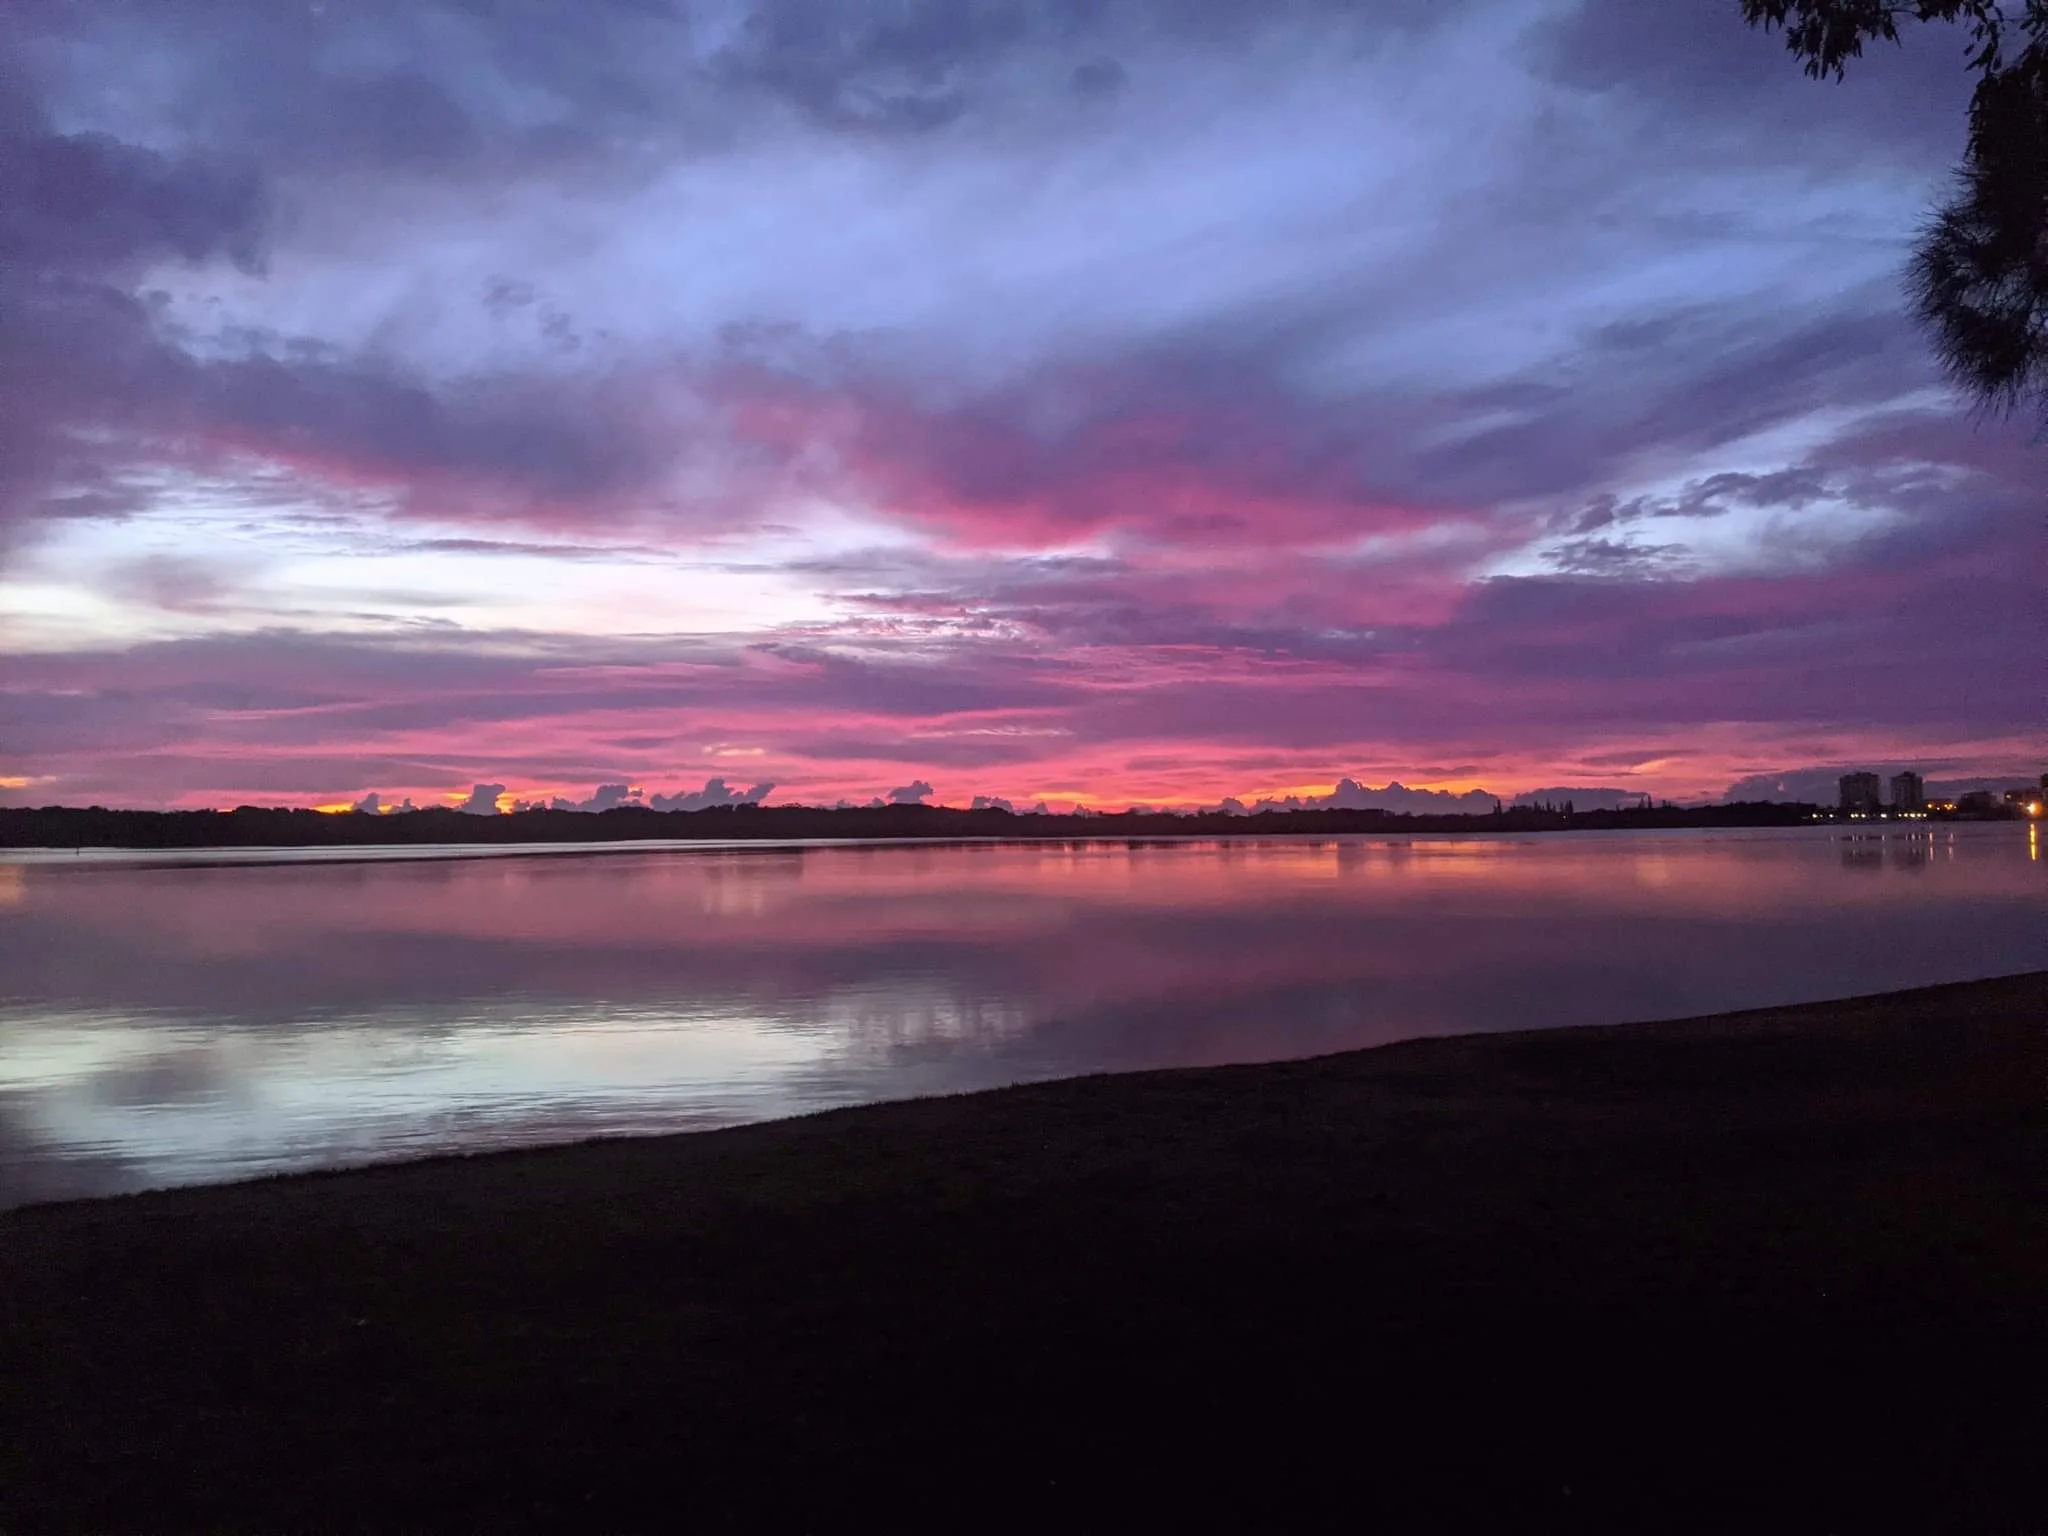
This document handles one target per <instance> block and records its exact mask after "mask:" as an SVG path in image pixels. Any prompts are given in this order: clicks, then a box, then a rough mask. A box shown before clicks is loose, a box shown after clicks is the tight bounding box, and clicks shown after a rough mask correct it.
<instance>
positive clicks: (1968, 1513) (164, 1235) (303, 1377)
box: [0, 975, 2048, 1536]
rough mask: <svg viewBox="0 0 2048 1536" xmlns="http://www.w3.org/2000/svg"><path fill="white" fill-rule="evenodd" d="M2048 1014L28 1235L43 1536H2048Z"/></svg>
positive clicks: (1684, 1030) (26, 1278) (76, 1212)
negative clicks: (305, 1535)
mask: <svg viewBox="0 0 2048 1536" xmlns="http://www.w3.org/2000/svg"><path fill="white" fill-rule="evenodd" d="M2044 1030H2048V975H2035V976H2031V977H2021V978H2015V979H2011V980H2005V981H1995V982H1984V983H1977V984H1971V985H1966V986H1960V987H1946V988H1936V989H1930V990H1926V991H1920V992H1913V993H1902V994H1896V995H1892V996H1888V997H1882V998H1874V999H1867V1000H1861V1001H1853V1002H1846V1003H1839V1004H1831V1005H1824V1006H1819V1007H1811V1008H1797V1009H1786V1010H1781V1011H1774V1012H1767V1013H1756V1014H1746V1015H1736V1016H1731V1017H1727V1018H1721V1019H1710V1020H1701V1021H1694V1022H1687V1023H1677V1024H1657V1025H1645V1026H1633V1027H1627V1028H1621V1029H1600V1030H1582V1031H1567V1032H1562V1033H1552V1034H1542V1035H1526V1034H1525V1035H1501V1036H1491V1037H1484V1036H1482V1037H1469V1038H1463V1039H1456V1040H1442V1041H1433V1042H1421V1043H1416V1044H1410V1045H1401V1046H1395V1047H1391V1048H1387V1049H1383V1050H1377V1051H1370V1052H1363V1053H1358V1054H1352V1055H1346V1056H1338V1057H1330V1058H1325V1059H1322V1060H1318V1061H1310V1062H1300V1063H1292V1064H1283V1065H1277V1066H1265V1067H1247V1068H1228V1069H1222V1070H1214V1071H1202V1072H1179V1073H1149V1074H1143V1075H1137V1076H1130V1077H1121V1078H1095V1079H1084V1080H1080V1081H1074V1082H1066V1083H1057V1084H1049V1085H1044V1086H1038V1087H1030V1088H1021V1089H1014V1090H1009V1091H1006V1092H1001V1093H992V1094H982V1095H977V1096H972V1097H965V1098H957V1099H943V1100H927V1101H922V1102H918V1103H912V1104H904V1105H895V1106H886V1107H881V1108H874V1109H861V1110H851V1111H842V1112H838V1113H834V1114H828V1115H821V1116H818V1117H815V1118H812V1119H807V1120H801V1121H794V1122H788V1123H784V1124H779V1125H768V1126H757V1127H749V1128H746V1129H741V1130H735V1131H728V1132H720V1133H716V1134H710V1135H698V1136H688V1137H678V1138H672V1139H665V1140H654V1141H638V1142H614V1143H606V1144H592V1145H587V1146H583V1147H577V1148H569V1149H562V1150H555V1151H547V1152H535V1153H513V1154H506V1155H499V1156H491V1157H481V1158H475V1159H467V1160H463V1159H456V1160H444V1161H437V1162H432V1163H423V1164H415V1165H410V1166H404V1167H393V1168H385V1169H379V1170H374V1171H367V1172H359V1173H351V1174H343V1175H331V1176H318V1177H311V1178H295V1179H285V1180H277V1181H271V1182H263V1183H255V1184H248V1185H240V1186H235V1187H231V1188H225V1189H216V1190H203V1191H187V1192H174V1193H168V1194H160V1195H147V1196H137V1197H130V1198H125V1199H119V1200H110V1201H103V1202H94V1203H87V1204H79V1205H71V1206H50V1207H43V1208H38V1209H30V1210H25V1211H19V1212H16V1213H13V1214H11V1215H9V1216H6V1217H4V1218H0V1306H4V1308H5V1312H4V1314H0V1326H4V1334H0V1457H4V1461H0V1529H5V1530H6V1531H8V1532H11V1533H14V1536H22V1533H29V1532H36V1531H44V1530H57V1529H134V1530H151V1531H159V1530H170V1529H180V1528H206V1529H236V1530H242V1529H248V1530H259V1529H260V1530H313V1529H336V1528H380V1529H398V1528H408V1529H411V1528H422V1527H431V1528H439V1529H461V1530H481V1529H494V1530H496V1529H508V1528H526V1527H553V1528H576V1529H621V1528H662V1529H671V1528H672V1529H688V1530H728V1529H774V1530H800V1529H811V1530H821V1531H822V1530H828V1529H829V1530H865V1529H876V1530H883V1529H891V1528H902V1527H904V1526H919V1527H925V1526H934V1525H940V1524H943V1525H945V1526H947V1527H949V1528H952V1529H959V1530H977V1529H989V1528H1018V1527H1027V1526H1028V1527H1034V1528H1045V1529H1059V1528H1066V1529H1093V1530H1106V1529H1119V1528H1123V1529H1147V1530H1150V1529H1168V1528H1174V1527H1186V1526H1190V1525H1198V1526H1202V1527H1206V1528H1216V1527H1223V1526H1228V1527H1231V1528H1235V1529H1240V1530H1275V1529H1291V1528H1301V1527H1305V1526H1327V1527H1331V1528H1342V1529H1346V1530H1372V1529H1401V1530H1444V1529H1466V1530H1474V1529H1478V1530H1489V1531H1506V1530H1516V1531H1520V1530H1533V1529H1587V1528H1604V1529H1617V1530H1635V1531H1648V1530H1657V1531H1670V1530H1726V1531H1756V1530H1786V1531H1793V1530H1796V1531H1801V1532H1811V1533H1818V1532H1826V1531H1838V1532H1863V1531H1871V1530H1910V1531H1916V1532H1931V1531H1969V1532H2000V1531H2003V1532H2014V1533H2017V1532H2024V1531H2041V1530H2043V1529H2044V1528H2048V1527H2044V1523H2043V1516H2044V1514H2048V1480H2044V1447H2048V1388H2044V1385H2043V1383H2044V1382H2048V1327H2044V1316H2048V1217H2044V1212H2048V1032H2044Z"/></svg>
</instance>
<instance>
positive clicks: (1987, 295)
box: [1742, 0, 2048, 425]
mask: <svg viewBox="0 0 2048 1536" xmlns="http://www.w3.org/2000/svg"><path fill="white" fill-rule="evenodd" d="M1742 14H1743V19H1744V20H1746V21H1747V22H1749V24H1750V25H1752V26H1761V27H1763V28H1765V29H1766V30H1771V29H1773V28H1782V29H1783V30H1784V33H1785V44H1786V46H1787V47H1788V48H1790V49H1791V51H1792V52H1793V53H1794V54H1796V55H1797V56H1798V57H1799V58H1800V59H1802V60H1803V61H1804V62H1805V65H1806V73H1807V74H1808V75H1810V76H1812V77H1813V78H1815V79H1821V78H1823V77H1826V76H1833V77H1834V78H1836V79H1838V80H1839V79H1840V78H1841V77H1842V74H1843V71H1844V69H1845V67H1846V66H1847V64H1848V62H1849V61H1850V60H1851V59H1854V58H1858V57H1860V56H1861V55H1862V52H1863V46H1864V44H1865V43H1867V42H1873V41H1877V40H1880V39H1882V40H1884V41H1886V42H1892V43H1896V42H1898V40H1899V24H1900V22H1902V21H1944V22H1954V23H1959V24H1961V25H1962V26H1964V27H1966V28H1967V29H1968V32H1969V35H1970V50H1969V56H1968V65H1969V68H1970V69H1972V70H1973V71H1975V72H1976V74H1977V77H1978V78H1977V88H1976V91H1975V93H1974V94H1973V95H1972V97H1971V99H1970V119H1969V121H1970V134H1969V142H1968V147H1967V148H1966V149H1965V151H1964V154H1963V163H1962V165H1961V167H1960V168H1959V169H1958V171H1957V177H1956V188H1955V191H1954V193H1953V194H1952V195H1951V197H1950V199H1949V201H1948V202H1946V203H1945V204H1943V205H1942V206H1941V207H1940V208H1938V209H1937V210H1936V211H1935V212H1934V214H1933V215H1932V216H1931V217H1930V218H1929V220H1928V221H1927V224H1926V225H1925V227H1924V228H1923V229H1922V230H1921V232H1920V241H1919V244H1918V246H1917V247H1916V248H1915V249H1914V253H1913V260H1912V264H1911V266H1910V268H1909V269H1908V274H1907V289H1908V292H1909V294H1910V296H1911V298H1912V302H1913V308H1914V311H1915V312H1916V313H1917V315H1918V316H1919V318H1920V320H1921V322H1922V323H1923V324H1924V325H1925V326H1926V327H1927V329H1928V332H1929V333H1930V335H1931V336H1932V338H1933V342H1934V350H1935V353H1936V355H1937V356H1938V357H1939V358H1940V359H1941V362H1942V365H1943V366H1944V367H1945V368H1946V369H1947V371H1948V373H1949V376H1950V377H1951V378H1953V379H1954V380H1955V381H1956V382H1957V383H1958V384H1960V385H1961V386H1962V387H1963V388H1964V389H1965V390H1966V391H1968V392H1969V394H1970V395H1971V396H1972V397H1973V398H1974V399H1975V400H1976V401H1977V403H1978V404H1979V405H1980V406H1982V407H1984V408H1985V409H1988V410H1990V411H1993V412H1995V413H1999V414H2004V413H2007V412H2010V411H2012V410H2014V409H2016V408H2021V407H2027V408H2031V409H2032V410H2035V411H2038V412H2039V413H2040V415H2041V418H2042V420H2043V423H2044V425H2048V0H1742Z"/></svg>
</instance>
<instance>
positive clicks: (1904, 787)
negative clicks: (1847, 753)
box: [1843, 768, 1927, 811]
mask: <svg viewBox="0 0 2048 1536" xmlns="http://www.w3.org/2000/svg"><path fill="white" fill-rule="evenodd" d="M1843 782H1844V783H1845V784H1846V783H1847V782H1848V781H1847V780H1846V779H1845V780H1843ZM1892 809H1893V810H1895V811H1924V810H1926V809H1927V786H1926V785H1925V784H1923V783H1922V782H1921V781H1920V775H1919V774H1917V773H1915V772H1914V771H1913V770H1912V769H1910V768H1908V769H1906V770H1905V771H1904V772H1903V773H1895V774H1893V775H1892Z"/></svg>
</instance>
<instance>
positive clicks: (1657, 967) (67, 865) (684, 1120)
mask: <svg viewBox="0 0 2048 1536" xmlns="http://www.w3.org/2000/svg"><path fill="white" fill-rule="evenodd" d="M2041 841H2042V839H2041V835H2040V833H2039V830H2038V829H2037V828H2035V827H2033V826H2028V825H2014V824H2010V823H2007V824H1993V825H1982V826H1967V825H1964V826H1934V827H1920V828H1899V829H1890V828H1888V829H1886V830H1885V832H1884V834H1883V835H1873V834H1871V833H1851V832H1848V831H1846V830H1845V829H1841V828H1829V827H1817V828H1802V829H1795V830H1792V831H1777V830H1772V831H1729V832H1708V831H1680V832H1659V833H1597V832H1596V833H1573V834H1563V835H1550V836H1526V837H1500V838H1494V837H1484V836H1464V837H1450V838H1422V837H1417V838H1404V839H1378V840H1375V839H1335V840H1327V841H1313V842H1311V841H1306V840H1299V839H1288V840H1280V839H1273V840H1257V839H1250V838H1247V839H1241V840H1223V841H1199V842H1198V841H1188V842H1148V843H1124V842H1116V843H1005V844H995V845H990V844H965V845H962V844H950V845H936V844H928V843H927V844H917V845H910V846H905V845H844V844H841V845H828V846H788V845H781V846H763V845H750V846H746V847H733V846H722V847H708V846H706V845H703V844H695V845H687V846H681V847H664V848H653V849H650V848H649V847H647V845H645V844H640V845H633V846H631V847H629V848H610V849H602V850H591V849H588V848H575V849H562V848H556V849H552V850H546V851H535V852H531V853H526V854H517V855H514V856H505V852H504V850H492V851H491V852H492V853H493V855H494V856H491V857H470V856H462V853H463V851H462V850H448V849H429V850H417V849H412V850H405V851H404V852H403V855H402V856H400V855H398V854H397V853H395V852H387V853H386V854H384V855H382V856H375V855H374V851H372V852H373V856H372V857H368V858H362V857H356V858H353V859H344V858H338V857H335V856H334V855H332V854H329V855H325V856H314V857H311V858H307V857H305V856H302V855H292V854H281V853H277V852H271V851H260V852H235V853H229V854H225V855H214V854H208V855H197V856H195V855H192V854H184V855H175V856H164V855H154V856H153V855H106V854H95V853H92V852H88V853H86V854H83V855H74V854H71V853H56V854H48V853H36V852H28V853H15V854H11V855H0V859H4V862H0V1205H10V1204H19V1203H22V1202H24V1201H31V1200H40V1199H51V1198H62V1197H68V1196H75V1195H91V1194H106V1193H113V1192H116V1191H121V1190H129V1189H139V1188H146V1187H151V1186H155V1185H162V1184H179V1183H198V1182H206V1181H213V1180H222V1179H230V1178H237V1177H242V1176H246V1175H250V1174H255V1173H262V1172H270V1171H275V1170H279V1169H289V1168H309V1167H320V1166H330V1165H335V1164H344V1163H353V1162H363V1161H368V1160H371V1159H376V1158H387V1157H400V1156H408V1155H418V1154H421V1153H425V1152H431V1151H440V1150H448V1149H459V1148H478V1147H493V1146H509V1145H519V1144H526V1143H535V1142H546V1141H562V1140H572V1139H577V1138H581V1137H585V1136H593V1135H614V1134H622V1133H642V1132H656V1131H672V1130H683V1129H692V1128H701V1127H707V1126H713V1125H720V1124H729V1123H733V1122H737V1121H743V1120H758V1119H766V1118H770V1117H774V1116H780V1115H789V1114H796V1113H801V1112H803V1111H807V1110H815V1109H822V1108H826V1107H829V1106H832V1105H839V1104H851V1103H858V1102H863V1101H869V1100H877V1099H890V1098H903V1097H907V1096H911V1095H916V1094H927V1093H937V1092H949V1091H956V1090H963V1089H972V1088H984V1087H992V1086H996V1085H999V1084H1004V1083H1012V1082H1020V1081H1025V1080H1029V1079H1036V1078H1046V1077H1059V1076H1068V1075H1072V1074H1076V1073H1083V1072H1096V1071H1119V1070H1126V1069H1130V1068H1139V1067H1160V1066H1190V1065H1200V1064H1207V1063H1214V1062H1229V1061H1257V1060H1272V1059H1278V1058H1282V1057H1291V1056H1304V1055H1311V1054H1315V1053H1319V1052H1324V1051H1335V1050H1343V1049H1348V1048H1351V1047H1356V1046H1367V1045H1376V1044H1381V1043H1384V1042H1386V1041H1391V1040H1397V1039H1402V1038H1406V1037H1410V1036H1417V1035H1436V1034H1449V1033H1456V1032H1463V1031H1469V1030H1489V1029H1512V1028H1530V1027H1538V1026H1562V1025H1573V1024H1597V1023H1617V1022H1622V1021H1627V1020H1633V1019H1653V1018H1669V1017H1679V1016H1684V1015H1688V1014H1700V1013H1711V1012H1718V1011H1721V1010H1723V1009H1731V1008H1745V1007H1755V1006H1762V1005H1767V1004H1775V1003H1790V1002H1802V1001H1811V1000H1816V999H1821V998H1828V997H1839V996H1845V995H1849V994H1853V993H1859V992H1875V991H1882V990H1885V989H1889V988H1893V987H1905V986H1915V985H1921V984H1924V983H1930V982H1940V981H1961V980H1967V979H1971V978H1976V977H1983V976H1994V975H2005V974H2011V973H2014V972H2019V971H2027V970H2035V969H2040V968H2043V967H2048V861H2044V859H2043V857H2042V850H2041ZM352 852H353V853H355V854H356V855H360V854H361V853H362V852H363V851H362V850H355V851H352ZM195 859H204V860H205V861H206V862H204V863H197V862H195Z"/></svg>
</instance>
